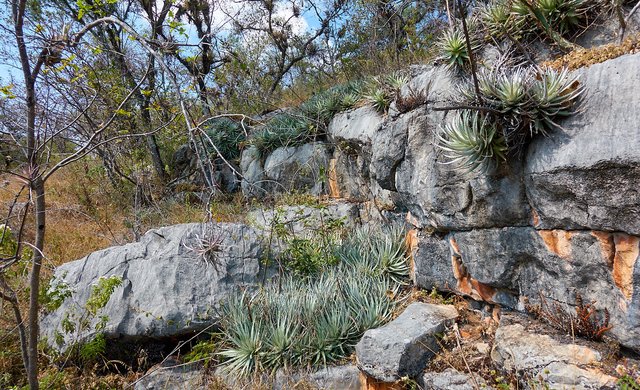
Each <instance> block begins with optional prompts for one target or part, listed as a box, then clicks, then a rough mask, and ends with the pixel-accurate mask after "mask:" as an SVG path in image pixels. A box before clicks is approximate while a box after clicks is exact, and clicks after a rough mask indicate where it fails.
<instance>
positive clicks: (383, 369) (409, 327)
mask: <svg viewBox="0 0 640 390" xmlns="http://www.w3.org/2000/svg"><path fill="white" fill-rule="evenodd" d="M457 316H458V312H457V311H456V309H455V308H454V307H453V306H449V305H433V304H427V303H412V304H411V305H409V306H408V307H407V308H406V309H405V311H404V312H403V313H402V314H400V316H398V318H396V319H395V320H393V321H391V322H390V323H388V324H386V325H384V326H382V327H380V328H377V329H371V330H368V331H366V332H365V334H364V336H363V337H362V339H361V340H360V342H359V343H358V344H357V345H356V356H357V361H358V367H359V368H360V369H361V370H362V371H363V372H364V373H365V374H367V375H368V376H369V377H372V378H374V379H376V380H379V381H382V382H386V383H391V382H396V381H398V380H399V379H400V378H402V377H404V376H408V377H410V378H414V377H417V376H418V374H420V372H421V371H422V370H424V368H425V366H426V364H427V361H428V360H429V358H431V357H432V356H433V354H434V353H435V351H437V350H438V349H439V347H438V344H437V343H436V339H435V337H436V334H438V333H441V332H442V331H444V329H445V326H446V325H447V324H448V323H450V322H451V321H453V320H454V319H455V318H456V317H457Z"/></svg>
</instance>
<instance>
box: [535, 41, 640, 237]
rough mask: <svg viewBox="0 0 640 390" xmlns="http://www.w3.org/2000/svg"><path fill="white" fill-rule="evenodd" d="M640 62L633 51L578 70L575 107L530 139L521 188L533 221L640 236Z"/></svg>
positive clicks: (543, 225) (547, 225)
mask: <svg viewBox="0 0 640 390" xmlns="http://www.w3.org/2000/svg"><path fill="white" fill-rule="evenodd" d="M639 65H640V54H634V55H625V56H622V57H619V58H616V59H613V60H609V61H606V62H603V63H601V64H596V65H592V66H590V67H589V68H586V69H581V70H579V71H578V74H579V75H580V82H581V83H582V84H583V85H584V86H585V87H586V88H587V93H586V95H585V98H584V101H583V103H582V106H581V107H580V112H579V113H577V114H575V115H573V116H571V117H569V118H568V119H567V120H564V121H562V122H561V123H560V125H561V126H562V128H563V129H564V131H560V130H559V131H554V132H553V133H551V134H550V135H549V136H548V137H538V138H536V139H535V140H534V141H533V143H532V144H531V146H530V148H529V152H528V156H527V159H526V166H525V174H526V188H527V194H528V197H529V199H530V201H531V205H532V206H533V208H534V210H535V211H536V212H537V215H535V216H534V223H535V224H536V226H537V227H539V228H541V229H555V228H560V229H585V228H586V229H594V230H607V231H620V232H625V233H628V234H634V235H640V219H639V218H638V217H637V216H638V215H639V214H640V192H639V191H638V186H637V183H638V182H640V132H638V123H639V122H640V114H638V110H635V109H633V107H638V106H639V105H640V95H638V93H637V91H638V90H639V89H640V75H639V74H638V72H636V70H637V69H638V66H639Z"/></svg>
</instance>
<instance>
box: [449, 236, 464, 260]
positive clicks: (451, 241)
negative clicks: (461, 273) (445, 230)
mask: <svg viewBox="0 0 640 390" xmlns="http://www.w3.org/2000/svg"><path fill="white" fill-rule="evenodd" d="M449 244H451V248H452V249H453V252H455V254H456V255H458V256H462V253H460V247H459V246H458V243H457V242H456V239H455V238H453V237H451V238H449Z"/></svg>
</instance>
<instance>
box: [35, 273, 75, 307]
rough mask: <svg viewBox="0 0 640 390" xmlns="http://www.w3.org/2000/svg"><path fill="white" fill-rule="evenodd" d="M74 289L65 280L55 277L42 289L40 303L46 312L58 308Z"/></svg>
mask: <svg viewBox="0 0 640 390" xmlns="http://www.w3.org/2000/svg"><path fill="white" fill-rule="evenodd" d="M72 294H73V290H72V289H71V288H70V287H69V285H68V284H67V283H66V282H65V281H64V280H57V279H56V278H55V277H54V278H52V279H51V280H49V283H47V284H46V285H44V286H43V288H41V289H40V298H39V299H40V305H42V308H43V310H44V311H45V312H52V311H54V310H56V309H58V308H59V307H60V306H61V305H62V303H63V302H64V300H65V299H67V298H69V297H71V295H72Z"/></svg>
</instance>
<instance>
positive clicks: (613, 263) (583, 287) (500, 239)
mask: <svg viewBox="0 0 640 390" xmlns="http://www.w3.org/2000/svg"><path fill="white" fill-rule="evenodd" d="M415 237H416V240H415V241H416V244H415V245H414V250H413V262H414V264H415V271H414V280H415V282H416V283H417V284H418V285H419V286H421V287H424V288H427V289H430V288H433V287H436V288H439V289H442V290H453V291H456V292H458V293H460V294H464V295H467V296H470V297H472V298H474V299H476V300H483V301H487V302H493V303H499V304H502V305H504V306H507V307H511V308H520V309H523V306H522V302H521V298H523V297H528V298H529V299H530V300H532V301H537V300H538V299H539V298H540V295H541V294H542V295H543V296H544V297H545V298H548V299H551V300H553V301H558V302H563V303H564V304H565V305H566V306H565V307H566V310H567V311H571V310H573V309H572V305H575V302H576V294H580V295H581V296H582V297H583V299H584V300H585V301H587V302H591V301H594V302H595V306H596V308H597V309H599V310H601V311H603V310H604V309H607V310H608V311H609V313H610V315H611V324H612V325H613V328H612V329H611V330H610V334H611V335H613V336H615V337H616V338H617V339H618V340H619V341H620V342H621V343H622V344H623V345H626V346H629V347H632V348H636V349H640V343H639V342H638V340H640V328H639V326H638V318H640V299H639V296H638V295H637V294H634V291H633V281H635V280H639V279H640V271H639V270H640V268H638V267H636V266H635V263H636V262H637V261H636V260H637V258H638V243H639V242H640V240H639V239H638V238H636V237H633V236H629V235H625V234H621V233H617V234H611V233H605V232H585V231H563V230H536V229H534V228H532V227H512V228H502V229H477V230H472V231H469V232H452V233H450V234H448V235H446V236H443V237H438V236H434V235H432V236H429V235H427V234H423V233H420V234H417V233H415Z"/></svg>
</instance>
